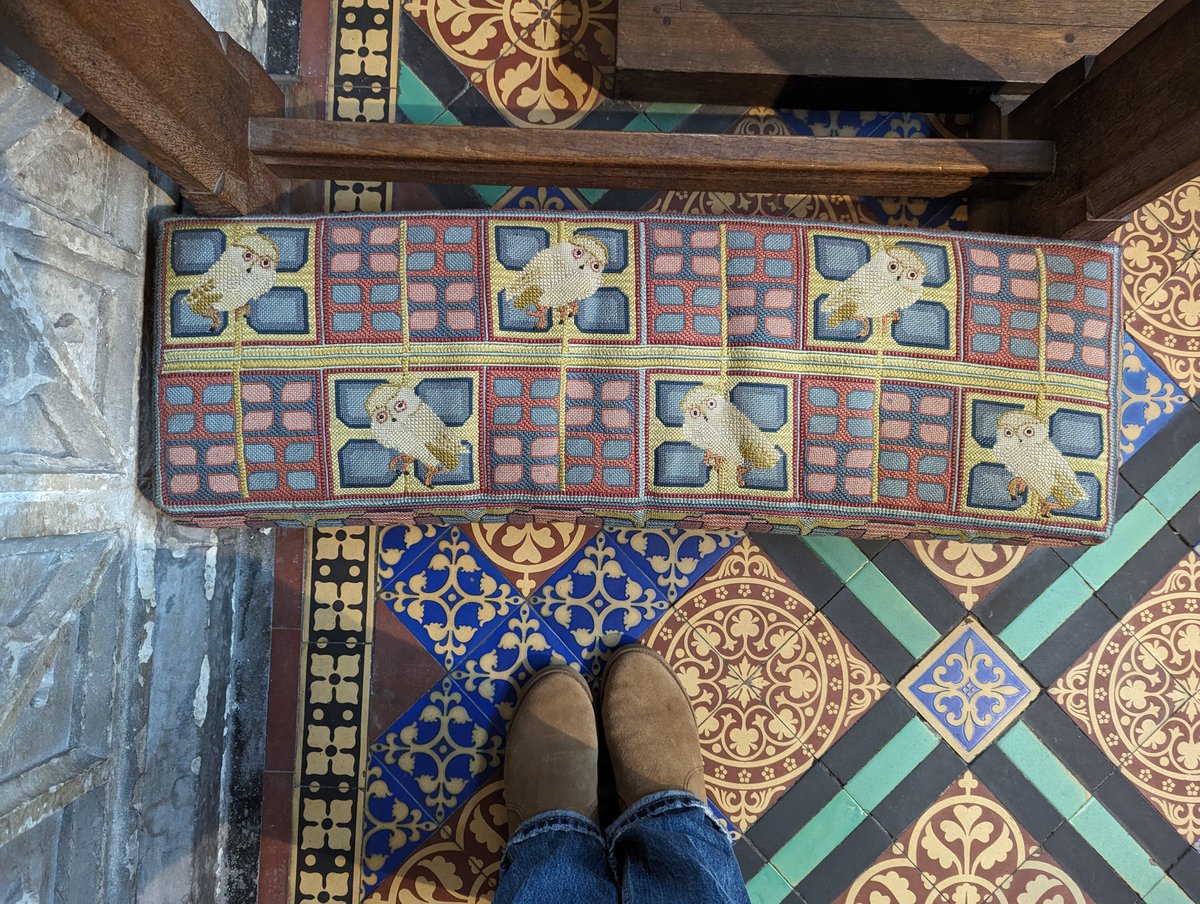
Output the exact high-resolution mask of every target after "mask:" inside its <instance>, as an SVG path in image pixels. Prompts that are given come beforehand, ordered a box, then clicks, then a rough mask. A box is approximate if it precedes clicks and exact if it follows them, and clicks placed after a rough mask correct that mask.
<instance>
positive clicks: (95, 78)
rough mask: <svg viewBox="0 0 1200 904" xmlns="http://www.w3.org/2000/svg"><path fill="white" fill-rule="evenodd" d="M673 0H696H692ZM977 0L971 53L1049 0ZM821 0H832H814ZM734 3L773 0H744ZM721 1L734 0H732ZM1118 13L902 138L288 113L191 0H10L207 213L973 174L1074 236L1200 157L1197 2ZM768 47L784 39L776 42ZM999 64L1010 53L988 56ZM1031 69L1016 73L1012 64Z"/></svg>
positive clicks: (1014, 226) (866, 183) (917, 181)
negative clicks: (376, 199)
mask: <svg viewBox="0 0 1200 904" xmlns="http://www.w3.org/2000/svg"><path fill="white" fill-rule="evenodd" d="M670 2H674V3H675V4H676V5H677V6H680V8H682V7H683V3H684V2H685V0H670ZM686 2H687V3H688V8H689V9H693V8H697V9H698V7H696V5H695V4H694V3H692V0H686ZM712 2H713V3H716V2H718V0H712ZM721 2H727V3H730V4H732V3H733V2H734V0H721ZM792 2H793V0H786V2H783V3H781V4H779V8H783V9H786V8H789V4H791V3H792ZM796 2H798V0H796ZM830 2H831V3H832V0H830ZM914 2H915V0H914ZM852 6H853V4H851V7H852ZM938 6H939V5H938V4H932V3H931V4H930V10H931V11H932V10H933V9H934V8H935V7H938ZM979 6H980V7H982V8H983V9H985V10H992V12H991V13H990V15H993V16H994V17H995V21H993V22H990V23H984V22H983V19H982V18H980V20H979V22H977V25H976V27H975V29H974V31H972V32H971V34H974V35H976V38H975V39H972V41H967V40H966V38H965V37H964V38H963V39H962V41H960V44H959V47H958V49H959V50H960V51H962V52H963V53H964V54H965V56H966V57H971V54H972V53H978V48H980V47H983V46H985V45H986V44H987V41H988V39H987V34H986V33H987V32H988V30H989V29H997V30H998V31H997V32H996V33H1000V32H1004V33H1006V34H1007V33H1012V34H1020V33H1025V34H1027V35H1028V34H1033V33H1035V32H1036V31H1037V29H1036V28H1034V29H1033V31H1031V32H1030V31H1027V32H1021V28H1022V27H1023V26H1022V23H1023V22H1025V21H1026V20H1027V19H1028V20H1029V21H1034V19H1033V17H1035V16H1036V15H1037V10H1039V9H1042V8H1043V7H1042V6H1040V5H1038V4H1034V3H1027V2H1015V3H1010V4H1005V5H1000V4H995V3H990V2H989V3H981V4H979ZM1080 6H1081V8H1082V6H1083V4H1080ZM1090 6H1099V7H1100V8H1101V9H1111V10H1115V9H1116V7H1115V5H1113V4H1109V3H1093V4H1089V7H1090ZM805 7H806V8H808V7H811V8H819V5H818V6H816V7H813V5H812V4H810V3H808V2H807V0H806V2H805ZM629 8H633V9H634V10H635V11H636V9H637V8H638V4H637V3H629V4H628V6H623V7H622V12H621V15H622V16H623V17H624V16H627V15H628V9H629ZM737 8H738V9H751V10H755V9H758V10H771V9H774V8H776V4H772V3H768V2H766V0H753V2H751V0H738V2H737ZM830 8H831V9H832V8H833V6H832V5H831V6H830ZM848 8H850V7H848ZM871 8H872V9H874V8H875V5H874V4H872V7H871ZM906 8H915V7H913V4H911V3H906ZM1140 8H1141V7H1138V6H1137V4H1133V5H1128V6H1127V9H1128V10H1135V9H1140ZM713 9H716V7H713V8H712V9H710V12H711V11H712V10H713ZM698 14H699V13H697V15H698ZM718 14H719V15H718ZM931 14H932V12H931ZM1090 14H1091V13H1090V10H1089V15H1090ZM714 15H718V18H722V20H724V18H727V17H729V16H734V15H735V14H733V13H730V12H728V11H725V12H723V13H722V12H721V11H720V10H719V9H716V12H715V13H714ZM981 15H982V14H981ZM1111 15H1112V16H1117V13H1116V12H1112V13H1111ZM810 18H811V17H810ZM816 18H818V19H819V18H820V17H819V16H818V17H816ZM1002 20H1012V21H1002ZM733 21H734V24H736V23H737V22H739V21H741V20H739V19H736V17H735V18H734V19H733ZM895 21H897V22H899V23H900V24H904V23H908V24H907V25H905V27H908V28H911V27H915V26H913V25H912V23H913V22H916V23H917V24H918V25H919V24H920V21H921V20H920V19H913V17H912V16H911V14H908V15H907V18H903V19H898V20H895ZM939 21H940V20H939ZM1091 21H1098V19H1097V18H1096V16H1095V15H1093V16H1092V17H1091ZM1106 21H1112V22H1114V23H1117V24H1114V25H1112V26H1107V25H1105V26H1103V27H1101V26H1095V27H1094V28H1090V30H1087V31H1080V32H1079V33H1078V34H1077V35H1076V40H1075V41H1074V42H1066V41H1065V37H1064V38H1063V41H1064V43H1067V44H1069V47H1064V48H1062V49H1060V50H1059V51H1057V52H1056V53H1055V54H1054V55H1051V56H1049V57H1048V58H1047V60H1048V61H1049V62H1047V64H1046V65H1047V66H1049V65H1053V66H1058V65H1060V64H1061V63H1063V62H1064V61H1065V60H1068V59H1070V54H1071V53H1072V52H1073V51H1071V50H1070V47H1074V46H1075V45H1076V44H1078V45H1079V47H1080V48H1086V47H1095V46H1099V45H1100V42H1104V43H1107V42H1109V41H1111V44H1109V46H1107V47H1106V48H1105V49H1104V50H1103V51H1101V52H1100V53H1099V54H1097V55H1096V56H1094V57H1092V56H1083V57H1081V58H1079V59H1077V60H1076V61H1075V62H1073V63H1071V64H1070V65H1067V66H1065V67H1064V68H1063V69H1062V70H1061V71H1059V72H1058V73H1057V74H1056V75H1054V76H1053V77H1051V78H1050V79H1049V81H1047V82H1046V83H1045V84H1044V85H1042V86H1041V87H1038V88H1037V89H1036V90H1034V91H1033V93H1032V94H1031V95H1030V96H1029V98H1028V99H1027V100H1025V101H1024V102H1023V103H1021V104H1020V106H1018V107H1017V108H1016V109H1015V110H1014V111H1013V112H1012V113H1011V114H1010V115H1008V116H996V117H995V118H994V119H993V121H991V122H990V123H989V124H986V127H987V135H988V137H977V138H970V139H944V138H936V139H911V140H902V141H895V140H883V139H880V140H872V139H862V138H837V137H828V138H825V137H821V138H814V137H784V136H776V137H760V136H741V135H706V136H696V135H686V134H661V135H659V134H627V133H621V132H589V131H579V130H575V131H569V132H547V131H528V130H508V129H478V128H468V127H460V126H444V127H443V126H414V125H406V124H397V123H346V122H316V121H303V120H294V119H287V118H285V116H284V107H285V105H284V97H283V94H282V92H281V91H280V90H279V88H278V87H276V85H275V84H274V82H273V81H272V80H271V78H270V77H269V76H268V75H267V73H266V72H265V71H264V70H263V69H262V67H261V66H259V64H258V63H257V61H255V60H254V58H253V57H252V56H251V55H250V54H249V53H247V52H246V51H245V50H244V49H242V48H241V47H239V46H238V45H237V44H236V43H234V42H233V41H232V40H230V39H229V38H228V37H227V36H226V35H222V34H218V33H216V32H215V31H213V29H212V28H211V27H210V26H209V25H208V23H207V22H206V21H205V20H204V18H203V17H202V16H201V15H200V14H199V13H198V12H196V11H195V10H194V9H193V8H192V6H191V5H190V3H188V0H0V35H2V40H4V41H5V42H6V43H8V44H10V45H11V46H12V47H13V49H15V50H16V51H17V52H18V53H19V54H21V55H22V56H23V57H24V58H25V59H26V60H28V61H29V62H30V63H31V64H32V65H34V66H36V67H37V68H38V69H40V70H41V71H42V72H43V73H44V74H45V75H46V76H48V77H49V78H50V79H52V80H53V81H54V82H56V83H57V84H58V85H59V86H60V87H62V88H63V89H64V90H65V91H67V92H68V93H69V94H71V95H72V96H73V97H74V98H75V99H76V100H78V101H79V102H81V103H82V104H83V105H84V107H86V108H87V109H88V110H89V111H90V112H91V113H92V114H93V115H95V116H96V117H98V118H99V119H100V120H101V121H103V122H104V123H105V125H107V126H108V127H109V128H110V129H112V130H113V131H114V132H115V133H117V134H118V135H120V136H121V137H122V138H124V139H125V140H127V141H128V142H129V143H130V144H131V145H133V146H134V147H135V148H137V149H138V150H139V151H141V152H142V153H143V154H145V155H146V157H147V158H148V159H149V160H150V161H151V162H153V163H155V164H156V165H158V166H159V167H161V168H162V169H163V170H164V171H165V172H166V173H167V174H168V175H170V176H171V177H172V178H173V179H174V180H175V181H176V182H177V183H178V184H179V186H180V188H181V190H182V191H183V193H184V195H185V196H186V197H187V198H188V199H189V200H190V201H191V202H192V203H193V205H194V206H195V207H196V209H197V210H198V211H200V212H202V213H210V214H225V215H228V214H244V213H251V212H281V211H284V210H286V209H287V204H288V192H287V185H286V182H285V180H287V179H313V178H326V177H330V176H337V177H338V178H340V179H356V178H361V179H388V180H393V181H405V182H424V181H436V182H460V183H478V182H494V183H503V184H552V185H568V186H595V187H603V188H621V187H641V188H645V187H656V188H663V189H667V188H689V189H707V190H738V191H778V190H783V189H786V190H787V191H790V192H802V193H818V194H821V193H825V194H828V193H842V194H845V193H849V194H854V193H859V194H863V193H866V194H881V195H890V194H907V195H928V196H940V195H945V194H949V193H957V192H962V191H969V192H971V193H972V194H973V195H974V197H976V198H977V199H979V203H978V204H976V205H973V207H974V209H976V210H977V211H978V212H979V217H978V218H977V222H978V225H980V226H982V227H989V228H993V229H997V230H1009V231H1012V232H1014V233H1020V234H1040V235H1046V236H1051V237H1059V236H1061V237H1071V238H1102V237H1103V236H1105V235H1107V234H1108V233H1109V232H1111V231H1112V229H1113V228H1114V227H1115V226H1116V225H1117V224H1118V223H1119V222H1120V221H1121V219H1122V218H1123V217H1125V216H1126V215H1128V214H1129V213H1130V212H1131V211H1133V210H1134V209H1136V208H1137V207H1139V206H1140V205H1141V204H1143V203H1145V202H1146V201H1148V200H1150V199H1152V198H1154V197H1156V196H1158V195H1159V194H1161V193H1162V192H1163V191H1165V190H1167V189H1168V188H1171V187H1173V186H1175V185H1178V184H1179V183H1181V182H1184V181H1186V180H1187V179H1190V178H1193V177H1195V176H1197V175H1200V69H1197V67H1196V66H1195V64H1194V62H1193V60H1192V53H1193V48H1194V47H1196V46H1200V2H1197V0H1166V2H1164V3H1163V4H1161V5H1160V6H1158V7H1157V8H1155V9H1154V10H1153V11H1151V12H1150V14H1149V15H1147V16H1146V17H1145V18H1143V19H1141V20H1140V21H1139V22H1137V24H1135V25H1134V26H1133V27H1132V28H1130V29H1129V30H1128V31H1125V32H1124V33H1121V34H1119V36H1118V35H1117V31H1118V30H1119V28H1118V26H1119V24H1120V21H1123V20H1118V19H1116V18H1113V19H1111V20H1106ZM147 23H153V25H152V26H147ZM1002 26H1003V27H1002ZM796 27H797V28H799V27H800V25H797V26H796ZM896 27H899V25H897V26H896ZM938 27H939V28H941V26H938ZM929 30H930V31H931V32H932V31H933V29H932V26H930V28H929ZM625 32H626V29H625V28H622V33H623V34H624V33H625ZM947 34H951V37H952V33H947ZM964 34H965V33H964ZM1114 37H1115V40H1114ZM762 40H765V38H762ZM992 40H993V41H994V40H995V39H994V38H993V39H992ZM1005 40H1006V41H1007V42H1008V43H1007V45H1006V46H1012V41H1009V40H1008V39H1005ZM746 41H748V42H749V44H751V45H752V44H753V43H754V42H753V40H751V39H750V38H748V37H747V38H746ZM943 43H947V42H946V41H945V40H943ZM896 44H897V45H899V46H897V47H896V48H895V56H896V59H899V58H900V56H901V55H903V56H904V57H905V59H906V60H910V61H912V65H913V66H914V67H917V68H915V69H914V70H913V71H914V73H915V74H917V75H920V74H921V73H922V72H923V71H924V70H922V69H921V68H920V66H921V65H923V64H921V59H920V55H919V54H917V55H916V57H915V58H914V56H913V55H914V54H915V53H916V51H915V50H914V47H913V44H912V42H911V41H910V40H909V39H907V38H905V39H900V38H897V40H896ZM713 46H714V47H716V48H717V50H718V52H726V51H725V49H724V48H721V47H720V46H719V44H716V43H714V44H713ZM739 46H740V45H739ZM184 48H186V52H183V49H184ZM947 52H948V53H949V51H947ZM1024 52H1025V51H1024V45H1022V50H1021V53H1022V54H1024ZM621 53H625V51H624V50H619V54H621ZM759 53H760V55H761V54H762V53H767V54H769V53H770V47H769V45H768V46H767V47H766V49H765V50H764V49H763V48H762V47H759ZM951 55H954V54H951ZM885 56H886V54H885ZM960 56H961V55H960ZM622 58H623V59H627V58H628V57H627V55H626V56H625V57H622ZM972 59H977V58H976V57H972ZM1030 59H1032V57H1030ZM1027 62H1028V61H1027ZM984 64H985V65H986V66H987V68H989V69H993V70H996V71H997V73H998V74H1003V72H1005V71H1006V70H1003V69H997V68H996V65H995V64H993V63H987V61H986V58H985V60H984ZM781 65H791V64H781ZM843 65H846V63H845V60H843ZM930 65H932V64H930ZM1022 65H1024V64H1022ZM1030 65H1032V64H1030ZM879 66H880V64H879V63H878V59H877V60H876V62H874V63H871V62H870V55H869V54H866V51H865V50H864V56H863V58H862V69H861V70H860V71H859V72H860V74H858V75H856V74H854V73H855V72H856V70H854V69H853V67H851V69H849V70H846V71H841V73H840V74H832V75H830V76H829V78H831V79H835V80H836V79H842V78H846V79H853V78H860V77H864V75H865V76H867V77H876V78H877V77H878V76H879V75H880V73H881V72H886V71H887V70H886V69H884V70H881V69H880V68H879ZM872 67H874V68H872ZM928 71H929V72H932V73H935V74H936V73H941V74H942V75H945V74H946V72H948V71H952V70H949V69H946V68H945V66H944V65H943V66H942V68H940V69H930V70H928ZM1045 71H1046V70H1045V69H1044V68H1043V69H1040V70H1037V72H1038V73H1041V74H1035V75H1033V76H1029V75H1026V76H1021V77H1022V78H1041V77H1044V73H1045ZM1012 72H1013V73H1019V72H1026V73H1030V72H1034V70H1033V69H1022V68H1021V67H1019V66H1018V67H1016V68H1014V69H1013V70H1012ZM986 74H987V73H985V72H983V71H982V70H980V69H979V68H978V67H976V68H975V69H972V68H971V67H969V66H967V65H966V63H965V57H964V60H963V68H962V76H961V81H963V82H964V83H977V84H983V85H985V86H988V85H991V84H992V83H991V82H989V81H987V79H986V78H984V79H983V80H982V81H980V76H981V75H983V76H986ZM1015 77H1016V76H1014V75H1012V74H1009V75H1003V79H1002V84H1007V83H1009V80H1010V79H1012V78H1015ZM943 80H944V79H943ZM1026 87H1032V85H1031V83H1026ZM1010 199H1017V200H1016V203H1009V200H1010Z"/></svg>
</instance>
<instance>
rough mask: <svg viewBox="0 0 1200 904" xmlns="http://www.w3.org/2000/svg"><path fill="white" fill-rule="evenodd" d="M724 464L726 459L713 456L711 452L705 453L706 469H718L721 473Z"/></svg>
mask: <svg viewBox="0 0 1200 904" xmlns="http://www.w3.org/2000/svg"><path fill="white" fill-rule="evenodd" d="M723 464H725V459H723V458H721V457H720V456H717V455H713V453H711V452H705V453H704V466H705V467H706V468H716V469H717V470H718V471H719V470H720V469H721V465H723Z"/></svg>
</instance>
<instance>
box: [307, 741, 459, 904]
mask: <svg viewBox="0 0 1200 904" xmlns="http://www.w3.org/2000/svg"><path fill="white" fill-rule="evenodd" d="M305 804H306V805H307V804H308V801H307V800H306V801H305ZM362 806H363V821H362V873H363V876H362V885H363V897H366V896H367V895H369V894H370V893H371V891H372V890H373V889H374V888H375V886H377V885H378V884H379V883H380V882H382V881H383V880H384V879H386V878H387V877H388V876H390V875H391V874H392V873H393V872H395V870H396V868H397V867H398V866H400V864H402V863H403V862H404V861H405V860H407V859H408V857H409V855H410V854H412V853H413V851H415V850H416V849H417V848H418V847H420V846H421V844H422V843H423V842H424V841H425V839H426V838H428V837H429V836H430V835H431V834H433V832H434V831H435V830H436V829H437V823H436V822H435V821H434V819H433V817H431V816H430V815H429V814H428V813H426V812H425V811H424V810H423V809H422V808H421V807H420V806H419V805H418V804H417V803H416V801H414V800H413V799H412V796H411V795H410V794H409V793H408V792H407V791H406V790H405V789H404V787H403V785H402V784H401V783H400V781H399V780H398V779H397V777H396V775H395V774H394V773H393V772H392V771H391V770H390V769H388V768H387V767H385V766H384V763H383V760H382V758H381V757H380V756H379V754H374V753H373V754H371V755H370V756H369V757H368V758H367V785H366V791H365V793H364V794H363V804H362ZM314 815H315V816H316V817H321V815H322V814H319V813H317V814H314ZM306 819H307V816H306ZM319 824H320V823H319Z"/></svg>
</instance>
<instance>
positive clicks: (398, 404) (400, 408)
mask: <svg viewBox="0 0 1200 904" xmlns="http://www.w3.org/2000/svg"><path fill="white" fill-rule="evenodd" d="M392 407H393V408H395V409H396V410H397V411H403V410H404V409H405V408H407V407H408V403H407V402H405V401H404V399H400V401H398V402H396V403H395V404H394V405H392Z"/></svg>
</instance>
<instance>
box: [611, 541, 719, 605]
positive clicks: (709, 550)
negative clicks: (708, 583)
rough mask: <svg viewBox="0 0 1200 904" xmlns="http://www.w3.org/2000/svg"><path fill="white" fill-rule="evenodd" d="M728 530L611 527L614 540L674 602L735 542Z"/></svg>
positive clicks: (660, 590) (667, 597)
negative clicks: (616, 528) (618, 528)
mask: <svg viewBox="0 0 1200 904" xmlns="http://www.w3.org/2000/svg"><path fill="white" fill-rule="evenodd" d="M740 536H741V535H740V534H735V533H733V532H731V531H705V530H681V529H680V528H676V527H671V528H665V529H661V530H631V529H620V530H614V531H611V537H612V540H613V542H614V543H616V544H617V545H618V546H620V547H621V548H622V549H623V550H624V551H625V552H627V553H629V558H630V559H631V560H632V561H633V562H634V563H635V564H636V565H638V566H640V567H641V569H642V570H643V571H644V572H645V573H646V574H647V575H648V576H649V577H650V578H651V579H653V581H654V586H655V587H656V588H657V589H658V591H659V592H660V593H661V594H662V595H663V596H664V597H666V599H667V601H668V602H671V603H674V602H675V601H677V600H678V599H679V598H680V596H681V595H683V594H684V593H686V592H687V590H688V588H689V587H691V586H692V585H694V584H695V583H696V582H697V581H698V580H700V579H701V578H702V577H704V575H705V574H706V573H707V572H708V570H709V569H710V568H712V566H713V565H714V564H716V562H717V561H718V560H719V559H720V558H721V557H722V556H723V555H725V554H726V553H728V552H729V551H730V550H731V549H732V548H733V546H734V544H735V543H737V541H738V538H739V537H740Z"/></svg>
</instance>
